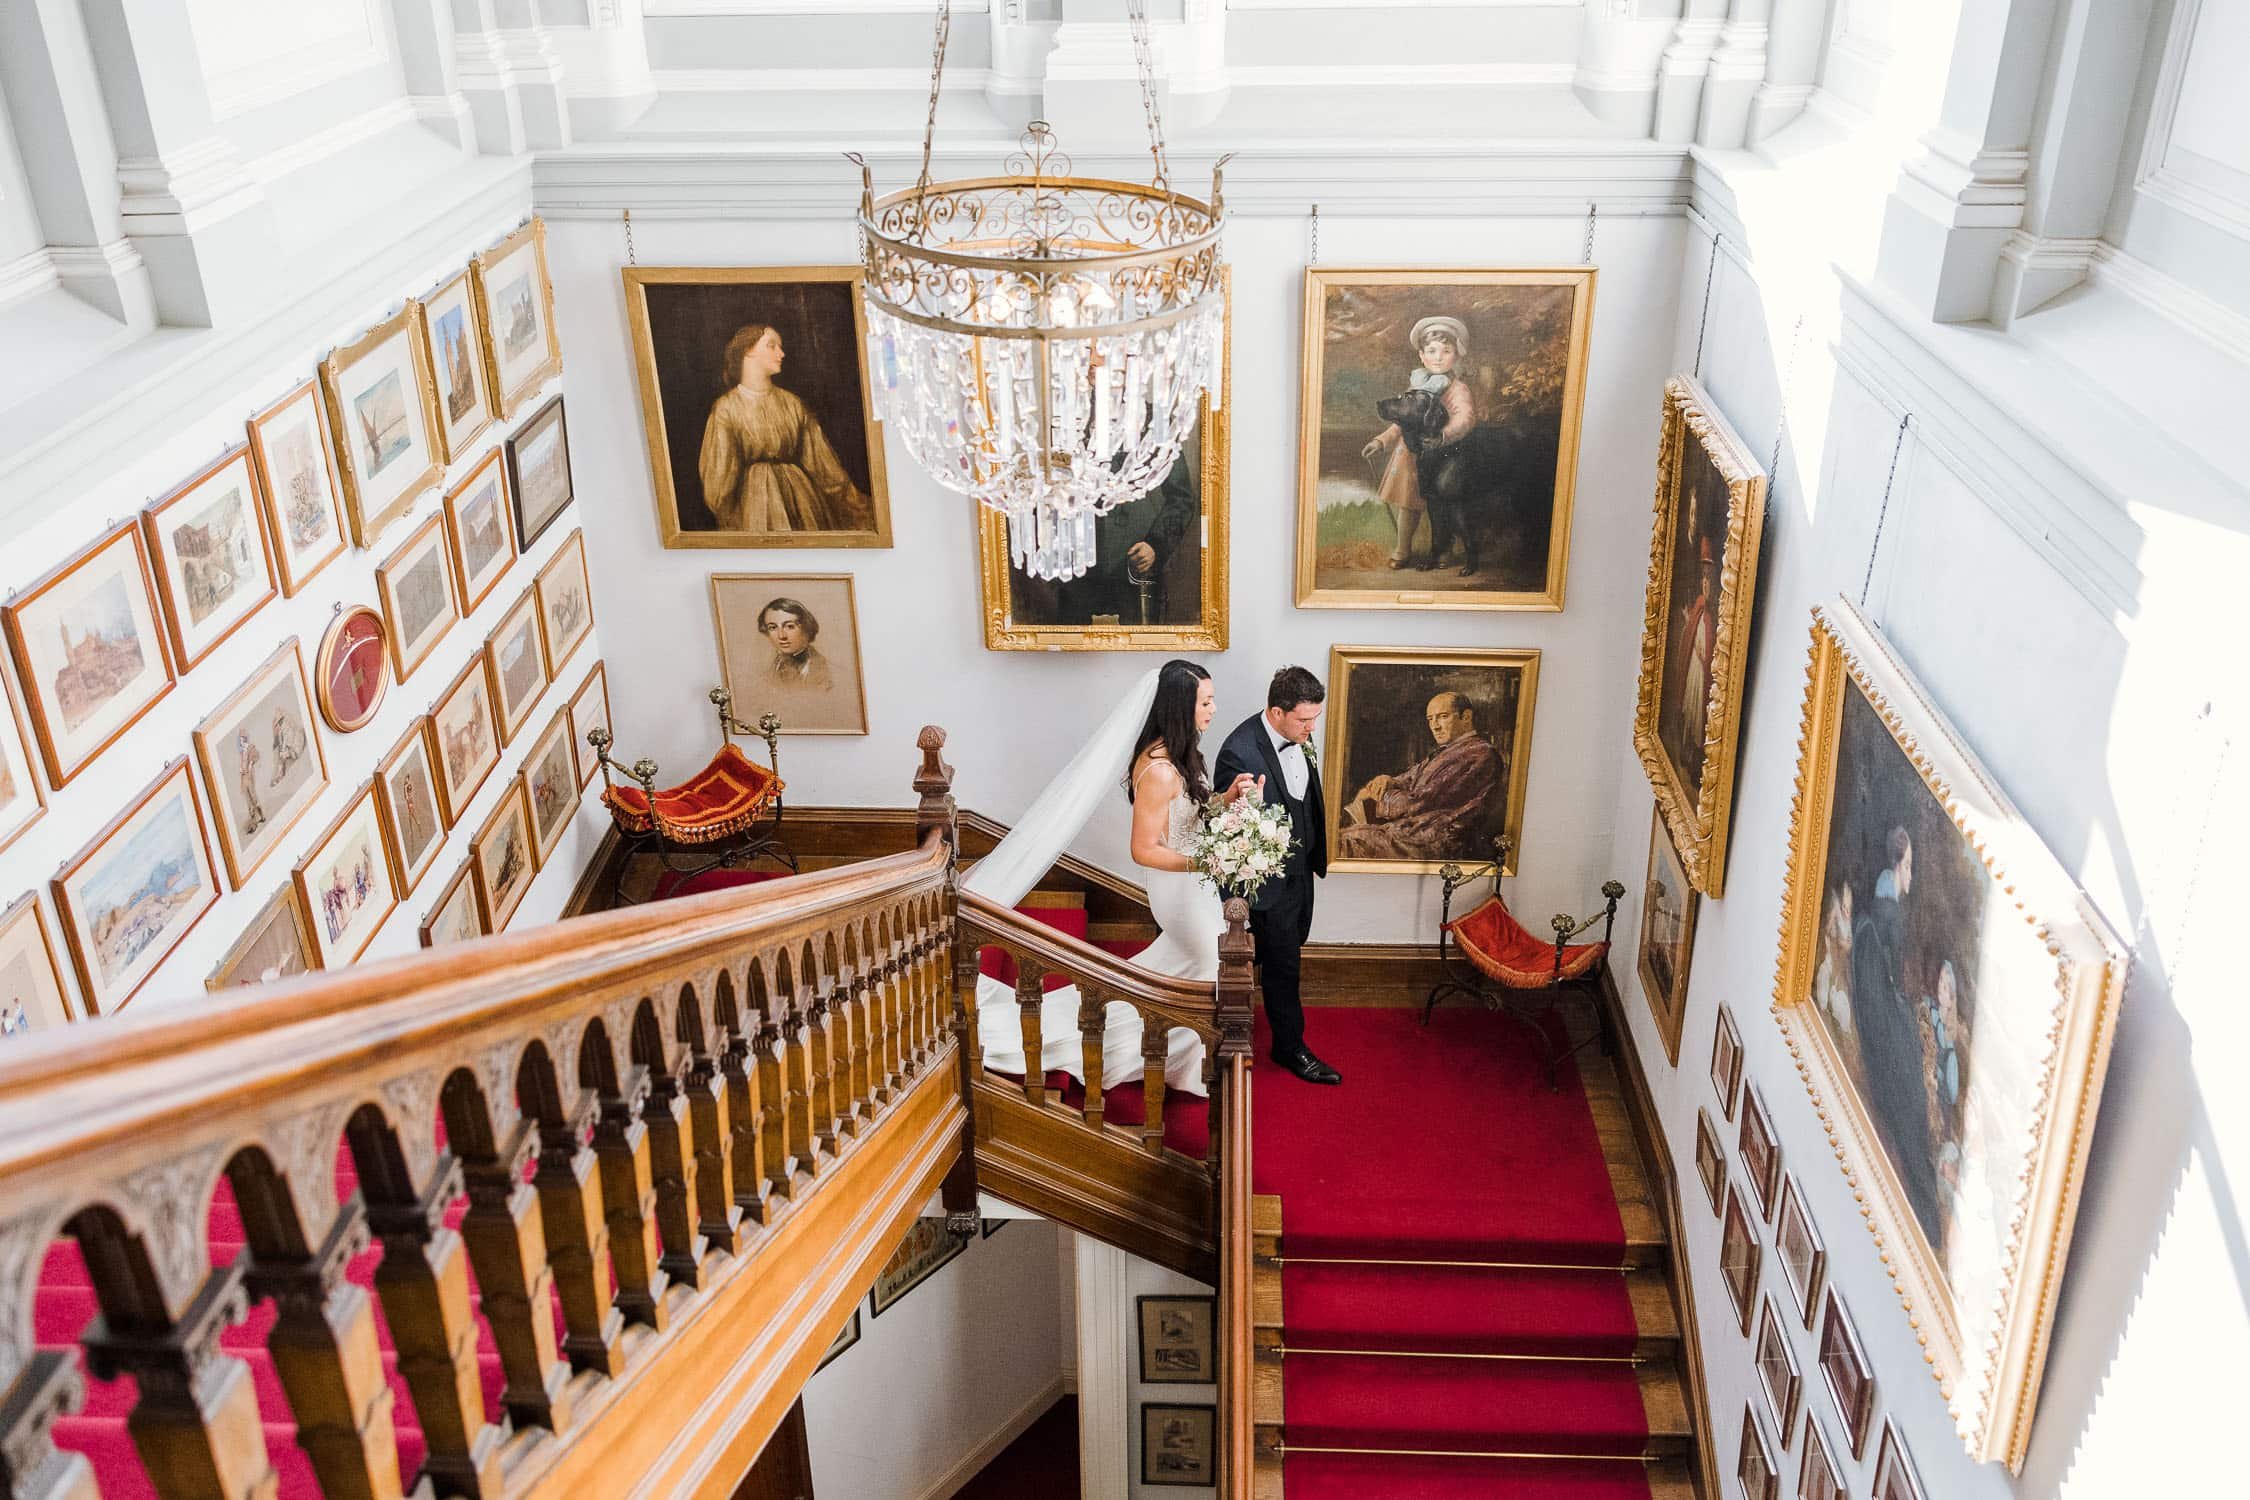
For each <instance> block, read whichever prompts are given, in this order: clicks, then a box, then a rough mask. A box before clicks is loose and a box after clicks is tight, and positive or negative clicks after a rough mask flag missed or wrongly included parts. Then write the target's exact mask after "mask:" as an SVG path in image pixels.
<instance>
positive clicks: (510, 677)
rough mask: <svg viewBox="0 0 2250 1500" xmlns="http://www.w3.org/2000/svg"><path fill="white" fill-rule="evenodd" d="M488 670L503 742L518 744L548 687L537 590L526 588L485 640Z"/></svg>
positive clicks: (485, 658) (486, 666) (485, 657)
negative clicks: (532, 713) (534, 707)
mask: <svg viewBox="0 0 2250 1500" xmlns="http://www.w3.org/2000/svg"><path fill="white" fill-rule="evenodd" d="M484 666H485V673H486V675H487V676H489V677H490V678H491V680H492V706H493V710H494V712H495V714H496V716H497V717H498V719H499V722H500V743H501V744H503V745H510V744H514V743H515V738H516V736H517V734H519V733H520V732H522V729H523V726H524V721H525V720H526V719H528V718H529V717H530V716H531V705H533V704H534V703H537V702H538V701H539V695H540V694H541V693H542V692H544V691H546V688H547V655H546V652H545V651H544V649H542V648H541V646H540V644H539V599H538V595H537V591H536V590H533V589H525V590H524V591H523V597H522V598H520V599H518V600H517V601H516V602H515V603H514V604H513V605H510V606H509V608H508V612H507V613H506V614H505V615H502V616H501V617H500V628H499V629H497V630H495V631H493V632H492V635H491V637H490V638H489V639H487V640H486V641H485V643H484Z"/></svg>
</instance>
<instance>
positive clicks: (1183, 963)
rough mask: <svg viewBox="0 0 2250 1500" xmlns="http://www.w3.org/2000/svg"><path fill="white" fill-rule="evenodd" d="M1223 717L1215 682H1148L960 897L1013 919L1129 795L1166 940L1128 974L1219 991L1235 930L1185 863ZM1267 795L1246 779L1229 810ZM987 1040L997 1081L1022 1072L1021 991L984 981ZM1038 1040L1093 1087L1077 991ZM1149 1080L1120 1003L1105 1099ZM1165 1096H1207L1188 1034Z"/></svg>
mask: <svg viewBox="0 0 2250 1500" xmlns="http://www.w3.org/2000/svg"><path fill="white" fill-rule="evenodd" d="M1217 712H1218V698H1217V691H1216V689H1215V688H1214V686H1213V685H1212V682H1211V674H1210V673H1208V672H1206V671H1204V670H1203V668H1201V667H1199V666H1197V665H1196V664H1195V663H1194V662H1191V661H1179V660H1174V661H1168V662H1166V663H1165V664H1164V665H1163V666H1161V667H1159V668H1157V669H1156V670H1155V671H1153V672H1150V673H1148V674H1147V675H1146V676H1144V677H1142V678H1141V680H1140V681H1139V682H1138V683H1136V684H1134V687H1133V691H1132V692H1131V693H1129V694H1127V695H1126V698H1125V701H1124V702H1122V703H1120V704H1119V705H1118V706H1117V708H1116V709H1115V710H1114V711H1112V712H1111V714H1110V716H1109V717H1108V718H1107V719H1106V720H1104V721H1103V722H1102V725H1101V727H1100V728H1098V729H1096V730H1095V731H1094V734H1093V737H1092V738H1091V739H1089V740H1088V741H1087V743H1086V745H1085V747H1084V748H1083V749H1081V750H1080V751H1079V752H1078V754H1077V756H1076V757H1074V758H1073V759H1072V760H1071V762H1070V764H1069V765H1067V766H1065V767H1064V768H1063V770H1062V772H1061V774H1059V775H1058V776H1056V777H1055V779H1054V780H1053V781H1051V782H1049V783H1048V784H1047V787H1046V790H1044V791H1042V792H1041V793H1040V794H1039V797H1038V799H1037V800H1036V801H1034V802H1033V803H1032V805H1031V809H1030V811H1028V812H1026V813H1025V814H1024V816H1023V817H1022V819H1021V820H1019V821H1018V822H1017V824H1016V826H1015V828H1014V830H1013V831H1011V832H1010V833H1009V834H1008V836H1007V837H1006V838H1004V839H1002V840H1001V841H1000V842H999V844H997V845H996V846H994V848H993V850H992V852H991V853H990V854H988V855H986V856H985V857H984V858H983V859H981V860H979V861H978V862H977V864H976V867H975V868H974V869H972V870H970V872H969V873H968V874H967V875H966V876H964V877H963V878H962V881H961V889H963V890H964V891H970V892H973V893H975V894H977V895H980V896H983V897H985V898H986V899H987V900H989V901H992V902H994V903H996V904H998V905H1001V906H1013V905H1015V904H1016V903H1017V902H1018V901H1020V900H1022V899H1023V897H1024V895H1025V894H1026V893H1027V892H1029V891H1030V889H1031V887H1032V885H1033V883H1034V882H1036V881H1037V880H1039V879H1040V877H1042V876H1044V875H1045V874H1046V873H1047V871H1048V869H1049V868H1050V867H1052V866H1053V864H1054V862H1055V859H1056V857H1057V856H1059V855H1060V854H1061V853H1062V852H1063V849H1064V846H1066V845H1067V844H1068V843H1069V842H1070V840H1071V839H1072V837H1073V836H1075V835H1076V834H1077V833H1078V831H1079V830H1080V829H1081V828H1083V827H1084V826H1085V824H1086V820H1087V818H1089V817H1090V816H1092V814H1093V811H1094V808H1095V806H1096V804H1097V803H1098V802H1099V800H1100V799H1101V798H1102V797H1103V796H1106V795H1110V794H1112V793H1113V792H1114V791H1115V789H1116V788H1117V787H1119V786H1120V785H1122V786H1123V787H1124V790H1125V796H1126V800H1128V801H1129V802H1131V803H1132V806H1133V828H1132V837H1131V841H1130V844H1129V846H1128V852H1129V854H1130V855H1131V857H1132V861H1133V863H1134V864H1136V865H1139V866H1140V867H1141V871H1142V876H1143V883H1144V884H1145V885H1146V887H1147V889H1148V904H1149V911H1150V912H1151V913H1152V914H1153V915H1154V916H1155V918H1156V921H1157V925H1158V927H1159V928H1160V929H1161V931H1160V932H1159V933H1158V935H1157V939H1156V941H1155V942H1153V943H1151V944H1150V945H1149V946H1148V947H1147V948H1145V949H1143V950H1142V951H1141V952H1140V953H1138V954H1136V955H1135V956H1134V957H1133V958H1132V959H1130V960H1128V962H1130V963H1131V964H1132V965H1133V966H1134V967H1136V968H1141V969H1147V970H1150V971H1152V972H1154V973H1158V974H1165V975H1170V976H1172V977H1174V978H1179V979H1190V980H1195V981H1197V982H1199V983H1209V982H1211V981H1213V980H1216V979H1217V978H1218V974H1219V936H1220V934H1221V933H1222V932H1224V931H1225V929H1226V920H1225V917H1224V915H1223V914H1222V908H1221V905H1220V901H1219V897H1218V894H1217V892H1216V891H1215V890H1214V889H1213V888H1212V887H1211V885H1210V884H1209V882H1207V881H1206V880H1205V879H1204V877H1203V875H1202V873H1201V871H1200V870H1199V869H1198V868H1197V866H1196V864H1195V861H1194V858H1193V856H1192V855H1191V854H1190V853H1189V852H1188V851H1189V849H1190V847H1191V840H1192V838H1193V836H1194V833H1195V828H1196V823H1197V819H1198V817H1199V815H1200V813H1201V810H1202V808H1203V807H1204V806H1205V804H1207V803H1208V802H1210V801H1211V788H1210V782H1209V779H1208V776H1209V773H1208V772H1207V771H1206V770H1205V767H1204V761H1203V750H1202V747H1201V744H1200V743H1199V742H1200V740H1201V738H1202V735H1203V731H1204V730H1206V729H1208V728H1210V727H1211V720H1212V717H1213V715H1215V714H1216V713H1217ZM1259 789H1260V787H1259V780H1258V778H1256V777H1253V776H1247V775H1245V776H1239V777H1237V778H1235V781H1234V784H1233V785H1231V786H1229V787H1228V788H1227V789H1226V790H1225V792H1224V793H1223V794H1221V797H1220V799H1219V800H1220V801H1222V802H1232V801H1234V800H1235V799H1236V798H1238V797H1241V796H1242V795H1244V794H1245V793H1251V794H1255V793H1257V792H1258V791H1259ZM977 1035H978V1039H979V1041H980V1042H981V1043H982V1045H983V1048H984V1064H985V1066H986V1067H987V1068H990V1069H993V1070H994V1071H996V1072H1002V1073H1018V1072H1021V1071H1023V1067H1024V1056H1023V1023H1022V1018H1021V1016H1020V1014H1019V1012H1018V1011H1017V1009H1016V992H1015V990H1014V988H1013V987H1012V986H1010V985H1007V984H1004V983H1002V982H1001V981H999V980H997V979H992V978H989V977H981V978H979V979H978V980H977ZM1039 1036H1040V1048H1039V1051H1040V1059H1039V1061H1040V1066H1041V1068H1042V1070H1043V1071H1046V1072H1057V1071H1060V1072H1065V1073H1068V1074H1069V1075H1070V1076H1071V1077H1073V1078H1077V1079H1078V1080H1079V1081H1080V1082H1081V1083H1084V1082H1086V1081H1087V1080H1086V1079H1085V1078H1083V1077H1082V1076H1081V1074H1082V1073H1083V1071H1084V1065H1083V1063H1082V1061H1081V1059H1082V1058H1083V1056H1084V1052H1083V1049H1082V1048H1081V1046H1080V1040H1079V1031H1078V991H1077V988H1076V987H1075V986H1065V987H1064V988H1062V989H1058V990H1053V991H1050V992H1049V993H1048V994H1047V996H1046V998H1045V1000H1044V1001H1043V1002H1042V1004H1041V1006H1040V1012H1039ZM1141 1068H1142V1063H1141V1020H1140V1013H1139V1012H1137V1011H1135V1010H1134V1009H1133V1007H1131V1006H1130V1005H1127V1004H1125V1003H1124V1002H1123V1001H1116V1000H1113V1001H1111V1002H1110V1005H1109V1011H1108V1015H1107V1019H1106V1024H1105V1026H1104V1028H1103V1033H1102V1079H1101V1086H1102V1087H1103V1088H1105V1089H1108V1088H1115V1087H1117V1086H1118V1085H1119V1084H1123V1083H1135V1082H1139V1081H1140V1079H1141ZM1164 1084H1165V1087H1166V1088H1167V1089H1175V1090H1180V1091H1184V1092H1186V1093H1190V1094H1197V1095H1200V1094H1202V1093H1203V1092H1204V1084H1203V1043H1202V1041H1201V1040H1200V1039H1199V1038H1198V1037H1197V1036H1196V1034H1195V1033H1194V1032H1192V1031H1190V1030H1188V1029H1186V1028H1185V1027H1175V1028H1174V1029H1173V1031H1172V1034H1171V1036H1170V1038H1169V1046H1168V1048H1167V1051H1166V1055H1165V1063H1164Z"/></svg>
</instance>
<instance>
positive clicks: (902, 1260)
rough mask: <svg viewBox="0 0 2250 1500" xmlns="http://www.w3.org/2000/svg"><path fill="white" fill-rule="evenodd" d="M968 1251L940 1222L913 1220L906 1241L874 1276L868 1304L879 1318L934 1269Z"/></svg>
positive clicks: (923, 1280) (941, 1221) (943, 1222)
mask: <svg viewBox="0 0 2250 1500" xmlns="http://www.w3.org/2000/svg"><path fill="white" fill-rule="evenodd" d="M966 1248H968V1247H967V1244H966V1242H965V1241H962V1240H957V1239H955V1238H954V1237H953V1236H952V1235H951V1234H949V1233H947V1232H946V1228H945V1220H943V1219H927V1218H925V1219H916V1220H915V1221H914V1227H913V1228H912V1229H909V1230H908V1231H906V1238H905V1239H903V1240H901V1241H900V1242H899V1247H898V1249H896V1250H894V1251H892V1252H891V1258H890V1259H889V1260H888V1261H886V1262H884V1265H883V1269H882V1270H880V1271H878V1272H876V1273H875V1295H874V1298H873V1300H872V1301H871V1302H870V1303H869V1304H868V1305H869V1306H870V1307H872V1308H873V1309H874V1310H875V1316H876V1317H878V1318H879V1317H881V1316H882V1315H883V1314H884V1313H886V1312H889V1311H890V1310H891V1309H892V1308H894V1307H896V1306H897V1305H898V1304H899V1301H900V1299H901V1298H903V1297H905V1296H906V1294H907V1293H908V1292H911V1291H913V1290H914V1289H915V1288H916V1287H918V1286H920V1285H921V1284H922V1283H923V1282H925V1281H927V1280H929V1279H930V1278H931V1277H932V1276H934V1275H936V1274H937V1272H938V1268H939V1267H941V1266H943V1265H944V1264H945V1263H946V1262H947V1261H950V1260H951V1259H953V1257H954V1256H956V1255H959V1254H960V1253H961V1252H962V1251H963V1250H964V1249H966Z"/></svg>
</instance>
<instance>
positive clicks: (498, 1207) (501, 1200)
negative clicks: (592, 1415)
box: [461, 1120, 571, 1432]
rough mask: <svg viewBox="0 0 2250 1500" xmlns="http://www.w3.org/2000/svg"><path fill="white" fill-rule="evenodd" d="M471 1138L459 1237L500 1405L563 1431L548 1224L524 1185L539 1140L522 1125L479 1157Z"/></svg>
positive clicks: (563, 1369)
mask: <svg viewBox="0 0 2250 1500" xmlns="http://www.w3.org/2000/svg"><path fill="white" fill-rule="evenodd" d="M468 1134H469V1139H467V1140H463V1141H462V1143H461V1154H462V1163H461V1172H462V1176H463V1177H464V1178H465V1179H466V1180H467V1182H468V1185H469V1211H468V1213H467V1214H466V1215H464V1216H463V1217H462V1220H461V1238H462V1239H464V1240H466V1241H467V1242H468V1246H469V1260H470V1263H471V1264H472V1265H474V1266H475V1267H476V1273H477V1293H478V1295H479V1297H480V1298H481V1299H482V1302H483V1308H484V1320H485V1322H486V1323H487V1324H489V1325H491V1328H492V1341H493V1343H495V1344H497V1345H498V1346H499V1348H500V1370H501V1373H502V1375H503V1376H504V1377H505V1382H504V1384H503V1385H502V1386H501V1390H500V1403H501V1405H502V1406H503V1407H505V1408H506V1409H507V1413H508V1416H509V1417H510V1418H511V1419H512V1420H513V1421H514V1422H515V1423H516V1424H517V1425H518V1426H521V1427H545V1428H548V1429H549V1430H551V1431H555V1432H560V1431H561V1430H563V1429H564V1428H566V1427H568V1426H569V1425H570V1407H571V1402H570V1396H569V1394H568V1392H567V1389H566V1388H567V1387H568V1385H569V1383H570V1366H569V1365H567V1364H565V1363H564V1362H563V1360H562V1357H561V1353H560V1351H559V1350H558V1349H557V1347H556V1345H555V1315H554V1288H555V1278H554V1273H553V1272H552V1271H550V1270H549V1269H548V1265H547V1226H546V1222H545V1220H544V1218H543V1216H542V1214H541V1212H540V1207H539V1194H538V1192H537V1190H536V1189H534V1188H533V1187H532V1185H531V1184H530V1183H528V1182H526V1181H524V1167H525V1166H526V1165H528V1164H529V1163H530V1160H531V1154H532V1151H533V1150H534V1148H536V1146H537V1145H538V1140H539V1138H538V1135H537V1134H536V1131H535V1127H534V1124H533V1122H532V1121H530V1120H521V1121H518V1122H517V1125H516V1128H515V1130H514V1132H513V1133H512V1136H511V1138H510V1139H509V1140H508V1141H507V1142H506V1143H505V1144H503V1145H501V1146H500V1147H499V1149H497V1150H494V1151H493V1152H492V1153H491V1154H490V1155H484V1154H482V1153H481V1152H479V1151H477V1150H476V1145H481V1144H483V1143H482V1142H475V1143H474V1144H472V1142H473V1141H474V1136H475V1134H476V1133H475V1132H470V1133H468Z"/></svg>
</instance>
